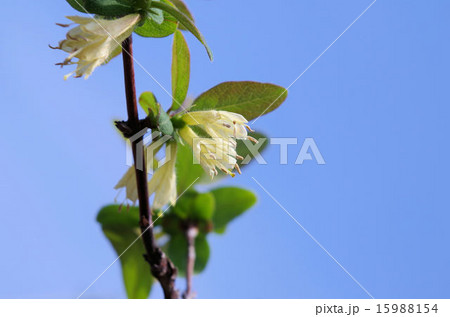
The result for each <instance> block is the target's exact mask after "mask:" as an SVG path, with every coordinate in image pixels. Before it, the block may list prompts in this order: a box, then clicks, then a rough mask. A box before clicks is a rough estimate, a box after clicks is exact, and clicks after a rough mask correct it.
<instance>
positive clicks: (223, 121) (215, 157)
mask: <svg viewBox="0 0 450 317" xmlns="http://www.w3.org/2000/svg"><path fill="white" fill-rule="evenodd" d="M181 119H182V120H183V121H184V122H185V123H186V126H184V127H183V128H181V129H180V130H179V135H180V136H181V138H182V139H183V140H185V141H186V142H187V143H188V144H189V146H191V147H192V150H193V153H194V158H195V159H196V161H197V162H196V163H200V164H201V166H202V167H203V169H204V170H205V171H206V173H208V174H209V175H210V176H211V178H213V177H214V176H215V175H217V174H218V171H217V169H219V170H221V171H223V172H224V173H226V174H229V175H231V176H234V175H235V174H234V173H233V169H234V168H236V170H237V171H238V173H239V174H240V173H241V171H240V169H239V165H238V164H237V159H242V157H240V156H239V155H238V154H237V153H236V146H237V143H236V139H250V140H252V141H253V142H257V141H256V140H255V139H254V138H252V137H250V136H248V134H247V129H248V130H250V131H251V129H250V127H249V126H248V125H247V124H246V123H247V122H248V121H247V120H246V119H245V118H244V117H243V116H242V115H240V114H237V113H233V112H228V111H215V110H209V111H193V112H188V113H186V114H184V115H183V116H182V117H181ZM190 126H199V127H200V128H202V129H203V130H204V131H205V132H206V133H207V134H208V135H209V136H210V137H211V138H202V137H200V136H199V135H197V133H195V132H194V131H193V130H192V129H191V128H190Z"/></svg>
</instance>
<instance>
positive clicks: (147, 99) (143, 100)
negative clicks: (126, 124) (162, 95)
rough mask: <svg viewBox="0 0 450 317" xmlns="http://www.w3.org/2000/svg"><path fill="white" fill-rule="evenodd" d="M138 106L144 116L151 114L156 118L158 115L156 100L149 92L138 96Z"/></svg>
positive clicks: (158, 107)
mask: <svg viewBox="0 0 450 317" xmlns="http://www.w3.org/2000/svg"><path fill="white" fill-rule="evenodd" d="M139 104H140V105H141V108H142V109H144V111H145V113H146V114H149V113H150V112H151V113H152V114H153V115H154V116H155V117H156V115H157V114H158V113H159V109H160V106H159V103H158V100H156V97H155V95H154V94H153V93H152V92H150V91H146V92H143V93H142V94H141V95H140V96H139Z"/></svg>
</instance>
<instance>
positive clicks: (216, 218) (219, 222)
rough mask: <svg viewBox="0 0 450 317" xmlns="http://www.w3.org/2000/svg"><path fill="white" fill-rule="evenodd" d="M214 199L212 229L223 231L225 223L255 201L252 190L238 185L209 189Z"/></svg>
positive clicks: (218, 231)
mask: <svg viewBox="0 0 450 317" xmlns="http://www.w3.org/2000/svg"><path fill="white" fill-rule="evenodd" d="M211 193H212V194H213V195H214V198H215V200H216V210H215V211H214V215H213V224H214V231H215V232H217V233H224V232H225V229H226V226H227V224H228V223H229V222H230V221H232V220H233V219H234V218H236V217H238V216H239V215H241V214H242V213H244V212H245V211H246V210H247V209H249V208H250V207H252V206H253V205H254V204H255V203H256V196H255V194H254V193H253V192H251V191H249V190H246V189H242V188H238V187H221V188H217V189H214V190H212V191H211Z"/></svg>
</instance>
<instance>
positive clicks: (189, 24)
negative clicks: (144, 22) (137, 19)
mask: <svg viewBox="0 0 450 317" xmlns="http://www.w3.org/2000/svg"><path fill="white" fill-rule="evenodd" d="M152 7H154V8H158V9H161V10H163V11H165V12H167V13H169V14H171V15H172V16H173V17H174V18H175V19H176V20H177V21H178V22H180V23H181V24H182V25H183V26H184V27H185V28H186V29H187V30H188V31H189V32H191V33H192V34H193V35H194V36H195V37H196V38H197V39H198V40H199V41H200V43H202V44H203V46H204V47H205V49H206V52H207V53H208V56H209V59H210V60H213V55H212V52H211V49H210V48H209V46H208V44H206V40H205V38H204V37H203V35H202V34H201V33H200V31H199V30H198V29H197V27H196V26H195V24H194V22H193V21H192V20H191V19H190V18H189V17H188V16H187V15H185V14H184V13H183V12H181V11H180V10H179V9H178V8H176V7H174V6H173V5H171V4H167V3H166V2H152Z"/></svg>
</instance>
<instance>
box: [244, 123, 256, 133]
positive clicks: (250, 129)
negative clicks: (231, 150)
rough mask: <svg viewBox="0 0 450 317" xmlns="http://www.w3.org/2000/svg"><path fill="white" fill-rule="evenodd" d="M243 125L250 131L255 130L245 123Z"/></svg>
mask: <svg viewBox="0 0 450 317" xmlns="http://www.w3.org/2000/svg"><path fill="white" fill-rule="evenodd" d="M244 127H246V128H247V130H248V131H250V132H255V130H252V128H250V127H249V126H248V125H247V124H244Z"/></svg>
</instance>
